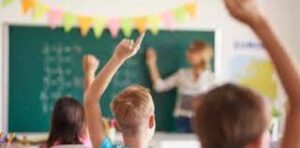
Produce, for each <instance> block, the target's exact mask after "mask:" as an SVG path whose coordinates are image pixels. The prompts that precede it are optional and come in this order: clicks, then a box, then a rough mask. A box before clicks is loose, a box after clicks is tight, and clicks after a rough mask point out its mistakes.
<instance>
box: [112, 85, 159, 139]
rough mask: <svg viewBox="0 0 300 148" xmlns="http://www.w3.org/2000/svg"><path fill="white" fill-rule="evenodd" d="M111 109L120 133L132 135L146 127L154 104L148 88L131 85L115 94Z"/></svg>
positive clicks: (152, 112)
mask: <svg viewBox="0 0 300 148" xmlns="http://www.w3.org/2000/svg"><path fill="white" fill-rule="evenodd" d="M112 111H113V114H114V116H115V118H116V121H117V124H118V125H119V127H120V128H121V130H122V134H123V135H124V136H128V137H130V136H131V137H132V136H136V135H137V134H140V133H141V132H143V131H142V130H145V129H146V128H147V127H145V126H148V122H149V117H151V116H152V115H153V116H154V104H153V100H152V97H151V94H150V92H149V90H147V89H146V88H144V87H142V86H138V85H133V86H129V87H127V88H125V89H124V90H123V91H122V92H121V93H120V94H118V95H117V96H116V98H115V99H114V100H113V102H112Z"/></svg>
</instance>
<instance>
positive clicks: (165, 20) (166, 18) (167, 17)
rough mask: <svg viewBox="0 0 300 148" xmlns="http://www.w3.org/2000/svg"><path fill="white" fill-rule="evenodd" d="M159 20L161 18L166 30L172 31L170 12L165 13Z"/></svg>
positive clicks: (172, 22)
mask: <svg viewBox="0 0 300 148" xmlns="http://www.w3.org/2000/svg"><path fill="white" fill-rule="evenodd" d="M161 18H162V22H163V23H164V25H165V26H166V27H167V28H168V29H170V30H171V29H173V25H174V22H175V20H174V15H173V13H172V11H165V12H163V13H162V14H161Z"/></svg>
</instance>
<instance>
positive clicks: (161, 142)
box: [150, 132, 200, 148]
mask: <svg viewBox="0 0 300 148" xmlns="http://www.w3.org/2000/svg"><path fill="white" fill-rule="evenodd" d="M150 145H151V147H153V148H199V147H200V144H199V142H198V139H197V136H196V135H194V134H175V133H162V132H156V133H155V135H154V137H153V139H152V141H151V143H150Z"/></svg>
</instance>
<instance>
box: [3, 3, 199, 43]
mask: <svg viewBox="0 0 300 148" xmlns="http://www.w3.org/2000/svg"><path fill="white" fill-rule="evenodd" d="M12 1H13V0H2V6H7V5H9V4H11V3H12ZM21 9H22V13H23V14H28V13H29V12H30V11H31V12H32V18H33V19H35V20H37V19H40V18H42V17H44V16H47V18H48V24H49V26H50V28H52V29H54V28H56V27H58V26H59V25H62V26H63V28H64V31H65V32H69V31H71V29H72V28H73V27H74V26H78V27H79V28H80V33H81V35H82V36H86V35H87V34H88V32H89V30H90V29H92V30H93V32H94V35H95V37H97V38H99V37H101V35H102V32H103V29H104V28H105V27H107V28H108V29H109V31H110V32H111V35H112V37H116V36H118V33H119V30H120V29H121V30H122V32H123V34H124V36H126V37H130V36H131V34H132V30H133V29H134V28H136V29H137V30H138V31H139V32H144V31H146V30H147V29H149V30H150V31H151V33H152V34H154V35H156V34H158V31H159V27H160V26H164V27H166V28H167V29H170V30H171V29H172V28H173V26H174V25H175V24H176V23H183V22H185V21H186V20H187V19H189V18H192V19H195V18H196V14H197V4H196V0H191V1H190V2H188V3H186V4H183V5H181V6H178V7H175V8H173V9H170V10H165V11H163V12H160V13H158V14H153V15H142V16H136V17H122V18H104V17H101V16H98V17H91V16H82V15H78V14H74V13H72V12H68V11H64V10H61V9H58V8H55V7H49V6H48V5H46V4H44V3H42V2H40V0H21Z"/></svg>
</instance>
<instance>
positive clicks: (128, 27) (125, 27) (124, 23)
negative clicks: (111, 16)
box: [121, 18, 133, 37]
mask: <svg viewBox="0 0 300 148" xmlns="http://www.w3.org/2000/svg"><path fill="white" fill-rule="evenodd" d="M121 28H122V31H123V33H124V35H125V37H130V36H131V33H132V28H133V22H132V20H131V19H130V18H124V19H123V20H121Z"/></svg>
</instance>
